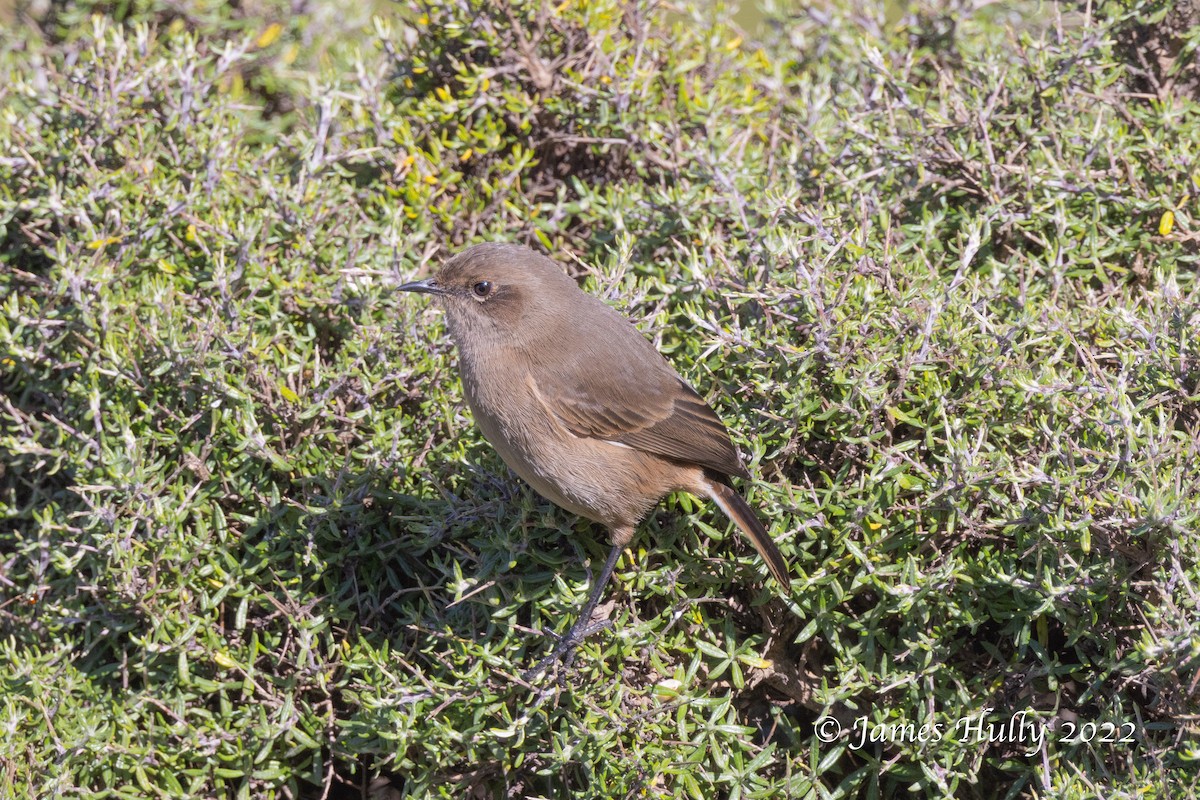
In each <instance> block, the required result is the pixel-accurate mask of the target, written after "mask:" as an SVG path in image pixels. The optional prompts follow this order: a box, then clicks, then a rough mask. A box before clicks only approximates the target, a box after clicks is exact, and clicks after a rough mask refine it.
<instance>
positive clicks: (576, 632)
mask: <svg viewBox="0 0 1200 800" xmlns="http://www.w3.org/2000/svg"><path fill="white" fill-rule="evenodd" d="M624 549H625V545H624V543H622V544H614V545H613V546H612V549H611V550H609V551H608V559H607V560H606V561H605V562H604V568H603V569H601V570H600V575H599V577H597V578H596V582H595V585H594V586H592V593H591V595H590V596H589V597H588V599H587V602H586V603H584V604H583V610H582V611H580V612H579V618H578V619H576V620H575V624H574V625H572V626H571V629H570V630H568V631H567V632H566V633H565V634H564V635H563V636H562V637H560V638H559V640H558V644H556V645H555V646H554V650H553V651H551V653H550V655H548V656H546V657H545V658H543V659H542V660H541V661H539V662H538V663H537V666H535V667H534V668H533V669H531V670H529V671H528V672H526V673H525V675H524V677H525V679H526V680H530V679H532V678H534V677H537V675H538V674H539V673H541V672H542V670H544V669H546V667H548V666H550V665H551V664H553V663H554V662H555V661H560V660H564V659H565V660H566V661H567V662H568V663H570V658H571V656H572V654H573V653H574V651H575V648H576V646H578V645H579V643H580V642H582V641H583V640H584V639H586V638H587V637H589V636H591V635H592V634H593V633H595V632H596V631H599V630H602V629H604V628H607V627H608V625H609V623H608V621H607V620H606V621H604V622H600V623H597V624H595V625H593V624H592V613H593V612H594V611H595V610H596V606H597V605H599V603H600V598H601V597H603V596H604V587H606V586H607V585H608V581H609V579H610V578H611V577H612V574H613V570H614V569H615V568H616V566H617V557H618V556H620V555H621V551H622V550H624Z"/></svg>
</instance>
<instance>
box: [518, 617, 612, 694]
mask: <svg viewBox="0 0 1200 800" xmlns="http://www.w3.org/2000/svg"><path fill="white" fill-rule="evenodd" d="M609 627H612V620H608V619H601V620H596V621H594V622H593V621H591V620H586V621H585V620H582V619H581V620H579V621H578V622H576V623H575V624H574V625H572V626H571V629H570V630H569V631H567V632H566V633H565V634H563V635H562V636H559V635H558V634H557V633H555V632H554V631H549V630H548V631H546V635H547V636H550V637H553V638H555V639H558V643H557V644H555V645H554V649H553V650H551V651H550V655H548V656H546V657H545V658H543V659H542V660H541V661H539V662H538V663H537V664H535V665H534V667H533V668H532V669H529V670H526V671H525V673H524V674H522V675H521V679H522V680H524V681H526V682H529V681H532V680H533V679H534V678H537V677H538V676H539V675H541V674H542V673H543V672H545V671H546V669H547V668H548V667H550V665H552V664H555V663H558V662H560V661H561V662H562V665H563V667H569V666H571V662H572V661H574V660H575V648H576V647H578V646H579V645H580V644H581V643H582V642H583V640H584V639H586V638H588V637H589V636H591V635H592V634H594V633H599V632H600V631H602V630H604V629H605V628H609Z"/></svg>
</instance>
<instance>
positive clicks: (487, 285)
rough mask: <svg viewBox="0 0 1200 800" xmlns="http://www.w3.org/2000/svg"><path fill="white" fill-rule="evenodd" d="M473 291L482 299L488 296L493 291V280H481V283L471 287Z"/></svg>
mask: <svg viewBox="0 0 1200 800" xmlns="http://www.w3.org/2000/svg"><path fill="white" fill-rule="evenodd" d="M471 291H472V292H474V293H475V296H476V297H478V298H481V299H482V298H484V297H487V296H488V295H489V294H491V293H492V282H491V281H480V282H479V283H477V284H475V285H474V286H472V287H471Z"/></svg>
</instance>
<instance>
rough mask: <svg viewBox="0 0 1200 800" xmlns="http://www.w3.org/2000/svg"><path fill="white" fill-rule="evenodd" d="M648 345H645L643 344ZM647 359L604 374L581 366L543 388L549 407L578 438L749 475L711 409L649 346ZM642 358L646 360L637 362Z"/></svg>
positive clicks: (540, 391)
mask: <svg viewBox="0 0 1200 800" xmlns="http://www.w3.org/2000/svg"><path fill="white" fill-rule="evenodd" d="M642 341H643V342H645V340H644V339H643V340H642ZM646 344H647V349H648V350H649V353H645V352H644V351H643V352H642V353H638V354H636V355H635V357H634V358H633V359H632V362H633V363H625V364H622V365H619V366H617V365H609V366H615V367H616V368H615V369H610V370H605V369H604V368H603V367H604V366H605V365H602V364H586V363H585V364H581V365H580V368H579V369H577V370H570V369H568V370H566V371H562V372H559V373H558V374H557V375H556V376H555V379H554V380H552V381H546V383H547V384H548V385H542V382H538V387H537V391H538V395H539V396H540V397H541V398H542V402H543V403H544V404H545V405H546V407H547V408H548V409H549V410H550V411H551V412H552V413H553V414H554V415H555V416H556V417H557V418H558V419H559V420H560V421H561V422H562V423H563V425H564V426H565V427H566V428H567V430H569V431H570V432H571V433H573V434H575V435H576V436H583V437H589V438H593V439H602V440H604V441H609V442H616V443H618V444H623V445H626V446H627V447H632V448H635V449H637V450H642V451H645V452H647V453H653V454H655V455H659V456H663V457H664V458H669V459H672V460H675V461H682V462H685V463H690V464H697V465H699V466H702V467H706V468H708V469H712V470H715V471H717V472H719V473H721V474H722V475H725V476H729V475H736V476H738V477H749V473H748V472H747V471H746V468H745V467H744V466H743V465H742V460H741V458H740V457H739V456H738V452H737V450H736V449H735V448H734V446H733V443H732V442H731V441H730V440H729V433H728V431H726V430H725V426H724V425H723V424H721V420H720V419H718V418H717V415H716V414H715V413H713V410H712V409H711V408H709V407H708V404H707V403H705V402H704V398H702V397H700V395H698V394H696V392H695V391H694V390H693V389H692V387H690V386H688V385H687V384H686V383H684V382H683V380H682V379H680V378H679V376H678V375H676V374H675V371H674V370H673V369H672V368H671V367H670V366H668V365H667V363H666V361H665V360H663V358H662V356H661V355H659V354H658V352H657V351H655V350H654V349H653V347H651V346H649V343H648V342H647V343H646ZM638 356H640V357H638Z"/></svg>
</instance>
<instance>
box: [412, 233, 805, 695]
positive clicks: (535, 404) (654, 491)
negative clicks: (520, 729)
mask: <svg viewBox="0 0 1200 800" xmlns="http://www.w3.org/2000/svg"><path fill="white" fill-rule="evenodd" d="M398 290H400V291H404V292H416V293H421V294H426V295H432V296H433V297H435V298H436V299H437V301H439V302H440V305H441V306H442V308H443V309H444V312H445V319H446V323H447V329H448V331H449V334H450V338H451V339H452V340H453V342H454V345H455V348H456V350H457V352H458V370H459V374H460V377H461V379H462V386H463V393H464V395H465V397H466V400H467V404H468V405H469V407H470V408H471V411H472V414H473V416H474V418H475V422H476V424H477V425H478V427H479V429H480V430H481V432H482V433H483V436H484V438H486V439H487V440H488V442H490V443H491V445H492V446H493V447H494V448H495V450H496V451H497V453H499V455H500V457H501V459H503V461H504V463H505V464H507V465H508V467H509V468H510V469H511V470H512V471H513V472H515V473H516V474H517V475H518V476H519V477H520V478H522V479H523V480H524V481H525V482H526V483H528V484H529V485H530V486H531V487H533V489H534V490H535V491H536V492H537V493H538V494H540V495H541V496H542V497H544V498H546V499H548V500H550V501H551V502H553V503H555V504H556V505H558V506H560V507H562V508H564V509H566V510H567V511H570V512H573V513H575V514H578V515H580V516H582V517H585V518H587V519H589V520H593V521H595V522H598V523H600V524H602V525H604V526H605V527H606V528H607V529H608V534H609V543H610V545H611V546H610V549H609V552H608V557H607V559H606V561H605V563H604V566H603V567H602V568H601V570H600V573H599V575H598V577H597V578H596V580H595V582H594V585H593V587H592V590H591V593H590V595H589V597H588V599H587V601H586V602H585V603H584V605H583V608H582V609H581V611H580V613H579V617H578V619H577V620H576V621H575V623H574V624H573V625H572V626H571V628H570V629H569V630H568V631H567V633H566V634H565V635H563V636H561V637H559V639H558V643H557V645H556V647H555V648H554V650H553V652H551V653H550V655H549V656H547V657H546V658H544V659H543V660H542V661H541V662H540V663H539V665H538V666H537V667H535V669H533V670H530V674H534V673H537V672H539V671H540V670H541V669H543V668H544V667H545V666H546V665H547V664H549V663H551V662H553V661H555V660H558V659H561V658H563V657H564V656H566V655H567V654H570V653H573V651H574V649H575V647H576V646H577V645H578V644H579V643H580V642H581V641H582V640H583V639H584V638H586V637H587V636H589V635H591V634H592V633H594V632H595V631H596V630H599V629H600V628H603V627H606V625H607V623H601V624H599V625H593V624H592V622H591V617H592V614H593V613H594V612H595V609H596V606H597V605H598V604H599V602H600V600H601V598H602V597H603V594H604V590H605V587H606V586H607V584H608V582H609V580H610V579H611V577H612V573H613V570H614V568H615V567H616V563H617V559H618V558H619V556H620V554H621V553H622V552H623V551H624V549H625V548H626V547H627V546H628V545H629V543H630V541H631V540H632V539H633V536H634V533H635V530H636V528H637V526H638V524H639V523H640V522H641V521H642V520H643V519H644V518H645V516H646V515H647V514H648V513H649V512H650V510H651V509H653V508H654V507H655V506H656V505H658V503H659V502H660V501H661V500H662V498H663V497H664V496H666V495H667V494H669V493H671V492H674V491H686V492H690V493H692V494H693V495H697V496H700V497H705V498H708V499H710V500H712V501H713V502H714V503H715V504H716V505H717V506H718V507H719V508H720V509H721V511H723V512H724V513H725V514H726V516H728V517H729V518H730V519H731V520H732V521H733V522H734V523H735V524H736V525H737V527H738V528H739V529H741V531H742V532H743V533H744V534H745V535H746V536H747V538H749V540H750V542H751V544H753V545H754V547H755V549H756V550H757V551H758V553H759V555H760V556H761V557H762V559H763V560H764V561H765V562H766V565H767V567H768V569H769V570H770V572H771V575H772V576H773V577H774V578H775V580H776V581H777V582H778V583H779V584H780V586H781V587H784V588H785V589H786V588H787V587H788V586H789V584H790V580H789V575H788V565H787V562H786V560H785V559H784V557H783V554H782V553H781V552H780V551H779V547H778V546H777V545H776V544H775V542H774V540H773V539H772V538H771V535H770V533H769V532H768V531H767V529H766V527H764V526H763V524H762V522H761V521H760V520H759V519H758V517H757V516H756V515H755V513H754V511H753V510H752V509H751V508H750V506H749V505H748V504H747V503H746V501H745V500H744V499H743V498H742V496H741V495H740V494H739V493H738V492H737V490H736V489H734V488H733V486H732V483H731V481H732V479H734V478H738V479H741V480H749V479H750V477H751V476H750V473H749V471H748V470H747V469H746V467H745V465H744V464H743V463H742V459H741V456H740V455H739V454H738V451H737V449H736V448H735V447H734V445H733V442H732V441H731V440H730V437H729V433H728V431H727V430H726V428H725V425H724V424H723V423H722V422H721V420H720V419H719V418H718V417H717V415H716V413H715V412H714V411H713V410H712V408H711V407H710V406H709V405H708V403H706V402H705V401H704V398H702V397H701V396H700V395H699V394H697V393H696V391H695V390H694V389H693V388H692V387H691V386H690V385H688V383H687V382H686V381H684V380H683V378H681V377H680V376H679V373H678V372H676V370H675V369H674V367H672V366H671V364H670V363H668V361H667V360H666V359H665V358H664V357H663V356H662V354H660V353H659V352H658V350H656V349H655V347H654V345H653V344H652V343H651V342H650V341H649V340H648V339H646V338H645V337H644V336H643V335H642V334H641V333H640V332H639V331H638V329H637V328H636V327H635V326H634V325H633V323H632V322H630V321H629V320H628V319H626V318H625V317H624V316H622V315H621V313H620V312H618V311H617V310H616V309H614V308H612V307H611V306H609V305H607V304H606V303H604V302H603V301H602V300H600V299H599V298H598V297H595V296H594V295H591V294H588V293H586V292H584V291H583V290H582V289H581V288H580V287H579V285H578V284H577V283H576V282H575V280H574V279H573V278H571V277H570V276H569V275H567V274H566V272H564V271H563V270H562V268H561V267H559V265H558V264H557V263H556V262H555V261H553V260H552V259H550V258H548V257H547V256H544V255H541V254H539V253H537V252H535V251H533V250H531V249H530V248H528V247H524V246H522V245H516V244H504V243H496V242H491V243H484V244H477V245H474V246H472V247H469V248H467V249H465V250H463V251H461V252H459V253H458V254H456V255H454V256H452V257H451V258H449V259H448V260H446V261H445V262H444V263H443V264H442V266H441V267H440V269H438V270H437V271H436V272H435V273H434V275H433V276H432V277H429V278H426V279H423V280H416V281H411V282H408V283H404V284H403V285H401V286H399V287H398Z"/></svg>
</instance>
